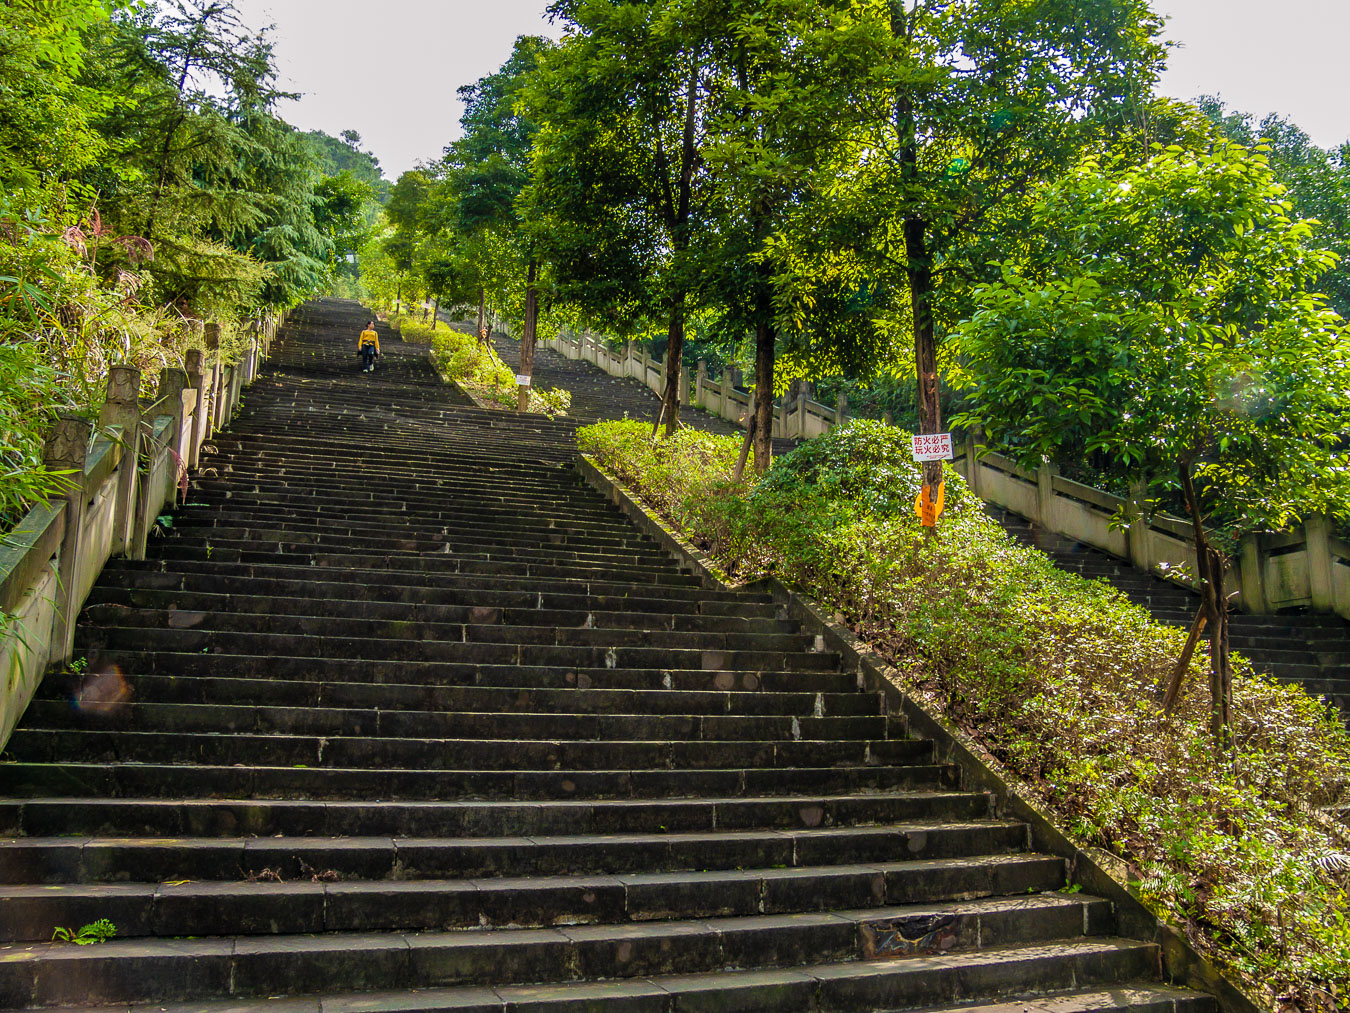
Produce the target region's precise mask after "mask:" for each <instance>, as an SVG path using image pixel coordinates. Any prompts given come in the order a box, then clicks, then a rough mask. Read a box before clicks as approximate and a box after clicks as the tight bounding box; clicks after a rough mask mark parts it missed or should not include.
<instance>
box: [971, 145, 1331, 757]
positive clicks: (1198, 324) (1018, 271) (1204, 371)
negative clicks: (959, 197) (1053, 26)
mask: <svg viewBox="0 0 1350 1013" xmlns="http://www.w3.org/2000/svg"><path fill="white" fill-rule="evenodd" d="M1291 208H1292V205H1291V204H1290V202H1289V201H1288V200H1287V199H1286V197H1285V191H1284V188H1283V187H1282V186H1281V185H1280V184H1279V183H1278V182H1277V180H1276V179H1275V176H1274V173H1273V172H1272V170H1271V168H1270V166H1269V164H1268V161H1267V158H1266V157H1265V155H1264V154H1263V153H1261V152H1260V151H1253V150H1248V149H1245V148H1242V147H1238V146H1231V147H1220V148H1218V149H1216V150H1215V151H1214V152H1213V153H1209V154H1193V153H1190V152H1187V151H1185V150H1184V149H1182V148H1180V147H1169V148H1167V149H1160V150H1158V151H1157V152H1156V154H1155V155H1154V157H1153V158H1151V159H1150V160H1149V161H1148V162H1146V163H1145V164H1143V165H1141V166H1138V165H1124V166H1116V167H1112V166H1103V165H1101V164H1099V163H1098V162H1096V161H1094V160H1087V161H1086V162H1084V163H1083V164H1082V165H1080V166H1079V168H1078V169H1077V170H1075V171H1074V172H1073V173H1072V174H1070V175H1069V176H1068V177H1067V178H1066V179H1064V180H1063V181H1061V182H1059V183H1057V184H1054V185H1051V186H1049V187H1047V188H1045V189H1044V190H1043V191H1042V192H1041V193H1040V194H1039V195H1038V198H1037V200H1036V203H1035V207H1034V212H1033V215H1032V218H1031V225H1032V230H1031V232H1029V233H1028V235H1027V238H1026V242H1025V243H1024V244H1023V248H1022V249H1021V251H1020V252H1019V256H1018V257H1017V259H1016V260H1014V261H1010V262H1007V263H1005V264H1004V265H1003V268H1002V271H1003V276H1002V278H1001V279H1000V280H999V281H997V282H996V283H994V284H991V285H988V286H985V287H983V288H981V289H980V290H978V292H977V294H976V306H977V309H976V312H975V313H974V314H973V316H972V317H971V318H970V320H968V321H967V322H966V323H964V324H963V325H962V326H961V327H960V328H959V329H958V331H957V332H956V334H957V341H958V344H959V347H960V351H961V352H962V354H963V356H964V367H963V369H964V373H963V379H964V380H965V381H966V382H968V383H969V384H970V387H971V392H972V394H973V398H972V403H973V404H974V405H975V407H974V408H972V409H971V410H969V411H968V412H967V413H966V414H965V416H964V417H962V418H959V419H957V422H958V423H959V424H963V425H978V426H982V427H983V428H984V430H985V432H986V433H987V435H988V436H989V438H990V441H991V442H992V443H995V444H996V445H998V446H999V447H1001V448H1007V449H1008V450H1009V451H1010V452H1012V453H1013V454H1014V455H1015V456H1016V457H1018V458H1020V459H1021V461H1022V462H1023V463H1024V464H1026V465H1028V466H1038V465H1039V464H1040V462H1041V461H1042V460H1044V459H1046V458H1049V459H1052V460H1084V459H1089V458H1091V459H1093V460H1094V461H1095V462H1097V464H1098V465H1099V466H1100V467H1101V468H1102V469H1103V470H1104V471H1106V472H1107V473H1108V474H1110V475H1112V476H1113V477H1116V478H1118V479H1120V480H1121V481H1123V482H1129V483H1142V484H1143V485H1144V487H1145V488H1146V489H1147V490H1149V492H1147V493H1146V494H1145V496H1146V498H1154V499H1156V498H1157V497H1159V496H1164V495H1179V496H1180V498H1181V499H1182V501H1183V502H1184V503H1185V507H1186V511H1187V512H1188V514H1189V516H1190V519H1191V523H1192V530H1193V535H1194V539H1195V544H1196V556H1197V567H1196V574H1195V576H1196V579H1197V585H1198V588H1199V590H1200V592H1201V596H1202V607H1201V615H1202V616H1203V617H1204V619H1205V621H1206V622H1207V624H1208V626H1209V629H1210V631H1211V654H1210V693H1211V700H1212V712H1211V729H1212V731H1213V734H1214V738H1215V741H1216V743H1218V744H1220V746H1221V747H1222V746H1223V744H1225V743H1226V741H1227V735H1228V731H1227V730H1228V728H1229V724H1230V700H1231V677H1232V667H1231V664H1230V662H1229V657H1228V620H1227V611H1228V604H1227V597H1226V595H1225V591H1224V577H1225V573H1226V571H1227V569H1228V565H1229V560H1230V558H1231V556H1232V553H1233V551H1234V548H1235V546H1236V545H1237V543H1238V541H1239V540H1240V539H1241V538H1243V537H1244V536H1246V535H1249V534H1251V533H1252V532H1255V531H1261V530H1270V529H1273V530H1280V529H1282V528H1284V527H1286V526H1287V525H1288V524H1290V523H1291V522H1294V521H1297V520H1298V519H1300V518H1302V517H1304V516H1306V515H1307V514H1308V513H1312V512H1328V513H1341V514H1344V513H1345V512H1346V511H1347V508H1348V507H1350V479H1348V478H1347V475H1346V471H1345V468H1344V463H1343V459H1344V450H1343V449H1342V448H1343V439H1344V433H1345V432H1347V430H1348V429H1350V336H1347V333H1346V331H1345V327H1344V324H1343V322H1342V320H1341V319H1340V317H1339V316H1337V314H1336V313H1335V312H1333V311H1332V310H1330V309H1329V308H1327V307H1326V305H1325V304H1324V302H1323V300H1322V299H1321V298H1320V297H1318V296H1315V295H1313V294H1311V293H1312V292H1313V291H1314V289H1313V286H1315V285H1316V283H1317V281H1318V279H1319V278H1320V277H1321V276H1322V275H1323V274H1324V273H1325V272H1326V271H1327V270H1328V269H1329V268H1330V267H1331V266H1332V265H1333V263H1334V262H1335V257H1334V255H1332V254H1329V253H1327V252H1325V251H1322V250H1318V249H1317V248H1316V246H1315V243H1314V242H1313V228H1312V226H1311V225H1309V224H1308V223H1307V222H1303V221H1298V220H1296V219H1293V218H1291V217H1290V211H1291ZM1199 628H1200V624H1199V622H1198V621H1197V626H1196V633H1197V634H1198V632H1199ZM1182 670H1183V669H1182V667H1181V666H1178V675H1179V674H1180V672H1181V671H1182Z"/></svg>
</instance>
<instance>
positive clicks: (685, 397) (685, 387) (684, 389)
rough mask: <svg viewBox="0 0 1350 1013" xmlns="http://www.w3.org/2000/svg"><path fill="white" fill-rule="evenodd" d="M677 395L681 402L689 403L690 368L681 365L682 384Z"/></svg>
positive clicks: (683, 403)
mask: <svg viewBox="0 0 1350 1013" xmlns="http://www.w3.org/2000/svg"><path fill="white" fill-rule="evenodd" d="M676 396H677V397H678V398H679V399H680V404H682V405H687V404H688V403H689V370H687V369H685V368H684V367H683V366H681V367H680V384H679V390H678V391H676Z"/></svg>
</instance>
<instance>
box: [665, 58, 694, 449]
mask: <svg viewBox="0 0 1350 1013" xmlns="http://www.w3.org/2000/svg"><path fill="white" fill-rule="evenodd" d="M698 70H699V68H698V62H697V61H694V63H693V65H692V66H691V67H690V68H689V82H688V84H687V85H686V88H685V98H684V133H683V136H682V138H681V140H680V179H679V186H678V189H679V195H678V197H677V198H676V201H677V203H676V206H675V207H673V208H672V207H669V206H668V207H667V209H666V210H667V213H668V214H670V215H671V216H672V220H671V222H670V225H671V229H670V231H671V239H672V241H673V245H674V248H675V260H676V264H675V267H676V270H678V269H679V268H680V266H681V265H680V263H679V261H681V260H683V259H684V254H685V253H686V251H687V250H688V249H689V209H690V202H691V191H692V189H693V181H694V161H695V159H696V158H697V156H698V152H697V150H696V146H695V143H694V131H695V129H696V127H697V124H698V115H697V114H698ZM666 203H667V205H669V204H670V200H669V197H667V199H666ZM684 303H685V293H684V289H683V288H681V289H680V290H679V291H678V292H675V293H673V294H672V296H671V306H670V329H669V331H668V334H669V343H668V344H667V345H666V389H665V392H664V395H663V397H662V401H663V405H662V408H661V415H662V416H663V417H664V418H665V421H666V435H667V436H673V435H674V434H675V430H676V429H677V428H679V424H680V378H681V377H682V376H683V375H684V319H685V316H684V314H685V306H684Z"/></svg>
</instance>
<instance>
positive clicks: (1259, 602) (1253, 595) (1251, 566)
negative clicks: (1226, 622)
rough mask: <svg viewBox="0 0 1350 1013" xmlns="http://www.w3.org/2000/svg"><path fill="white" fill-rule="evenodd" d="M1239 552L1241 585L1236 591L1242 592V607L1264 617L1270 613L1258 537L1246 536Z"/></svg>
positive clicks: (1263, 561)
mask: <svg viewBox="0 0 1350 1013" xmlns="http://www.w3.org/2000/svg"><path fill="white" fill-rule="evenodd" d="M1239 551H1240V554H1241V559H1242V571H1241V573H1240V574H1239V575H1238V576H1239V577H1240V578H1241V581H1242V583H1241V586H1240V587H1239V588H1238V590H1240V591H1241V592H1242V606H1243V608H1244V609H1246V611H1248V612H1250V613H1252V614H1253V615H1258V616H1261V615H1265V614H1266V613H1267V612H1269V611H1270V604H1269V603H1268V602H1267V601H1266V568H1265V565H1264V563H1265V560H1263V559H1262V558H1261V539H1260V536H1259V535H1248V536H1247V537H1246V538H1244V539H1242V545H1241V548H1240V550H1239Z"/></svg>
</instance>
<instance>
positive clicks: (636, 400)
mask: <svg viewBox="0 0 1350 1013" xmlns="http://www.w3.org/2000/svg"><path fill="white" fill-rule="evenodd" d="M493 342H494V345H495V346H496V348H497V351H498V354H500V355H502V356H503V357H504V358H505V360H506V361H507V362H515V361H516V357H517V356H518V355H519V342H517V341H515V340H513V339H511V338H508V337H506V336H504V335H500V334H498V335H494V337H493ZM534 374H535V377H536V378H537V382H539V383H540V384H543V385H548V386H560V387H566V388H567V389H569V390H573V391H575V392H576V393H575V395H574V403H575V405H576V407H577V412H576V413H575V414H577V415H578V416H579V417H580V421H582V422H592V421H596V420H599V419H615V418H623V417H624V416H628V417H630V418H642V419H647V420H651V419H654V418H655V417H656V412H657V411H658V410H659V408H660V402H659V401H658V400H657V398H656V397H655V395H653V394H652V393H651V392H650V391H649V390H648V389H647V388H646V387H644V386H642V385H641V384H639V383H638V382H637V381H635V380H623V379H618V378H616V377H611V376H608V375H607V374H606V373H605V372H604V371H603V370H601V369H599V368H598V367H597V366H595V365H593V364H591V363H589V362H585V361H582V360H572V359H567V358H566V357H564V356H562V355H559V354H557V353H556V352H553V351H550V350H548V349H545V348H542V347H541V348H540V349H539V350H538V351H537V352H536V353H535V367H534ZM680 418H681V420H682V421H683V422H685V423H686V424H688V425H692V426H694V427H695V428H698V429H703V430H705V431H707V432H712V433H718V434H719V435H726V434H732V433H738V432H739V430H737V429H735V428H734V427H733V426H732V425H731V424H730V423H729V422H726V421H725V420H723V419H720V418H717V417H716V416H713V415H710V414H709V413H707V412H702V411H696V410H687V411H685V412H682V413H681V416H680ZM791 447H792V443H791V442H788V441H782V440H776V441H775V450H776V452H780V453H781V452H784V451H786V450H789V449H791ZM989 513H990V515H991V516H992V517H994V518H995V519H996V520H998V521H999V523H1000V524H1002V525H1003V527H1004V528H1005V529H1006V530H1007V531H1008V533H1009V534H1011V535H1012V536H1013V537H1014V538H1017V539H1018V540H1019V541H1021V542H1023V543H1024V544H1027V545H1031V546H1034V547H1036V548H1039V549H1041V550H1042V551H1043V552H1045V553H1047V554H1048V555H1049V556H1050V558H1051V559H1053V560H1054V561H1055V563H1056V565H1058V566H1060V567H1062V568H1063V569H1066V570H1070V571H1073V572H1075V573H1079V574H1081V575H1083V576H1084V577H1087V578H1089V579H1100V580H1106V581H1108V582H1109V583H1110V584H1112V585H1113V586H1114V587H1116V588H1118V589H1120V590H1121V591H1123V592H1124V593H1125V594H1126V595H1128V596H1129V597H1130V598H1131V599H1132V600H1133V601H1135V602H1136V603H1137V604H1139V605H1142V606H1144V607H1145V608H1147V609H1148V610H1149V611H1150V613H1152V615H1153V617H1154V618H1155V619H1158V620H1159V621H1160V622H1165V623H1168V624H1170V625H1173V626H1180V627H1189V626H1190V624H1191V622H1192V621H1193V620H1194V618H1195V613H1196V610H1197V609H1198V607H1199V597H1198V596H1197V595H1196V594H1194V593H1193V592H1191V591H1190V590H1188V589H1187V588H1184V587H1181V586H1180V585H1178V584H1175V583H1172V582H1170V581H1166V580H1163V579H1162V578H1161V577H1156V576H1154V575H1153V574H1149V573H1145V572H1143V571H1142V570H1139V569H1136V568H1135V567H1133V566H1131V565H1130V564H1129V563H1128V562H1126V561H1124V560H1120V559H1117V558H1115V557H1114V556H1111V555H1109V554H1108V553H1105V552H1101V551H1100V550H1098V549H1094V548H1092V547H1091V546H1088V545H1084V544H1082V543H1081V542H1076V541H1074V540H1072V539H1069V538H1064V537H1063V536H1060V535H1056V534H1055V533H1053V532H1050V531H1046V530H1044V529H1042V528H1040V527H1038V526H1036V525H1033V524H1032V523H1031V522H1030V521H1028V520H1026V519H1025V518H1023V517H1020V516H1018V515H1017V514H1014V513H1011V512H1010V511H1007V510H1004V509H1001V508H999V507H995V506H993V505H991V506H990V507H989ZM1230 631H1231V632H1230V636H1231V638H1232V644H1233V646H1234V648H1236V649H1237V650H1239V651H1241V652H1242V654H1243V655H1244V656H1245V657H1246V658H1247V659H1248V660H1249V661H1251V662H1252V663H1253V665H1254V666H1255V667H1256V668H1257V670H1258V671H1261V672H1264V673H1267V674H1269V675H1271V676H1274V677H1275V678H1277V679H1279V680H1281V681H1283V682H1297V683H1300V684H1302V685H1303V686H1304V687H1305V688H1306V689H1307V690H1308V691H1309V692H1311V693H1316V694H1319V695H1321V696H1323V697H1324V698H1326V699H1327V701H1328V702H1330V703H1331V704H1332V705H1333V706H1337V707H1339V708H1340V709H1341V711H1342V712H1343V713H1344V714H1345V715H1346V717H1347V719H1348V720H1350V622H1347V621H1346V620H1345V619H1344V618H1342V617H1341V616H1338V615H1330V614H1321V613H1314V612H1296V613H1289V612H1285V613H1280V614H1278V615H1267V616H1257V615H1250V614H1247V613H1243V612H1234V613H1233V615H1232V617H1231V619H1230Z"/></svg>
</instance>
